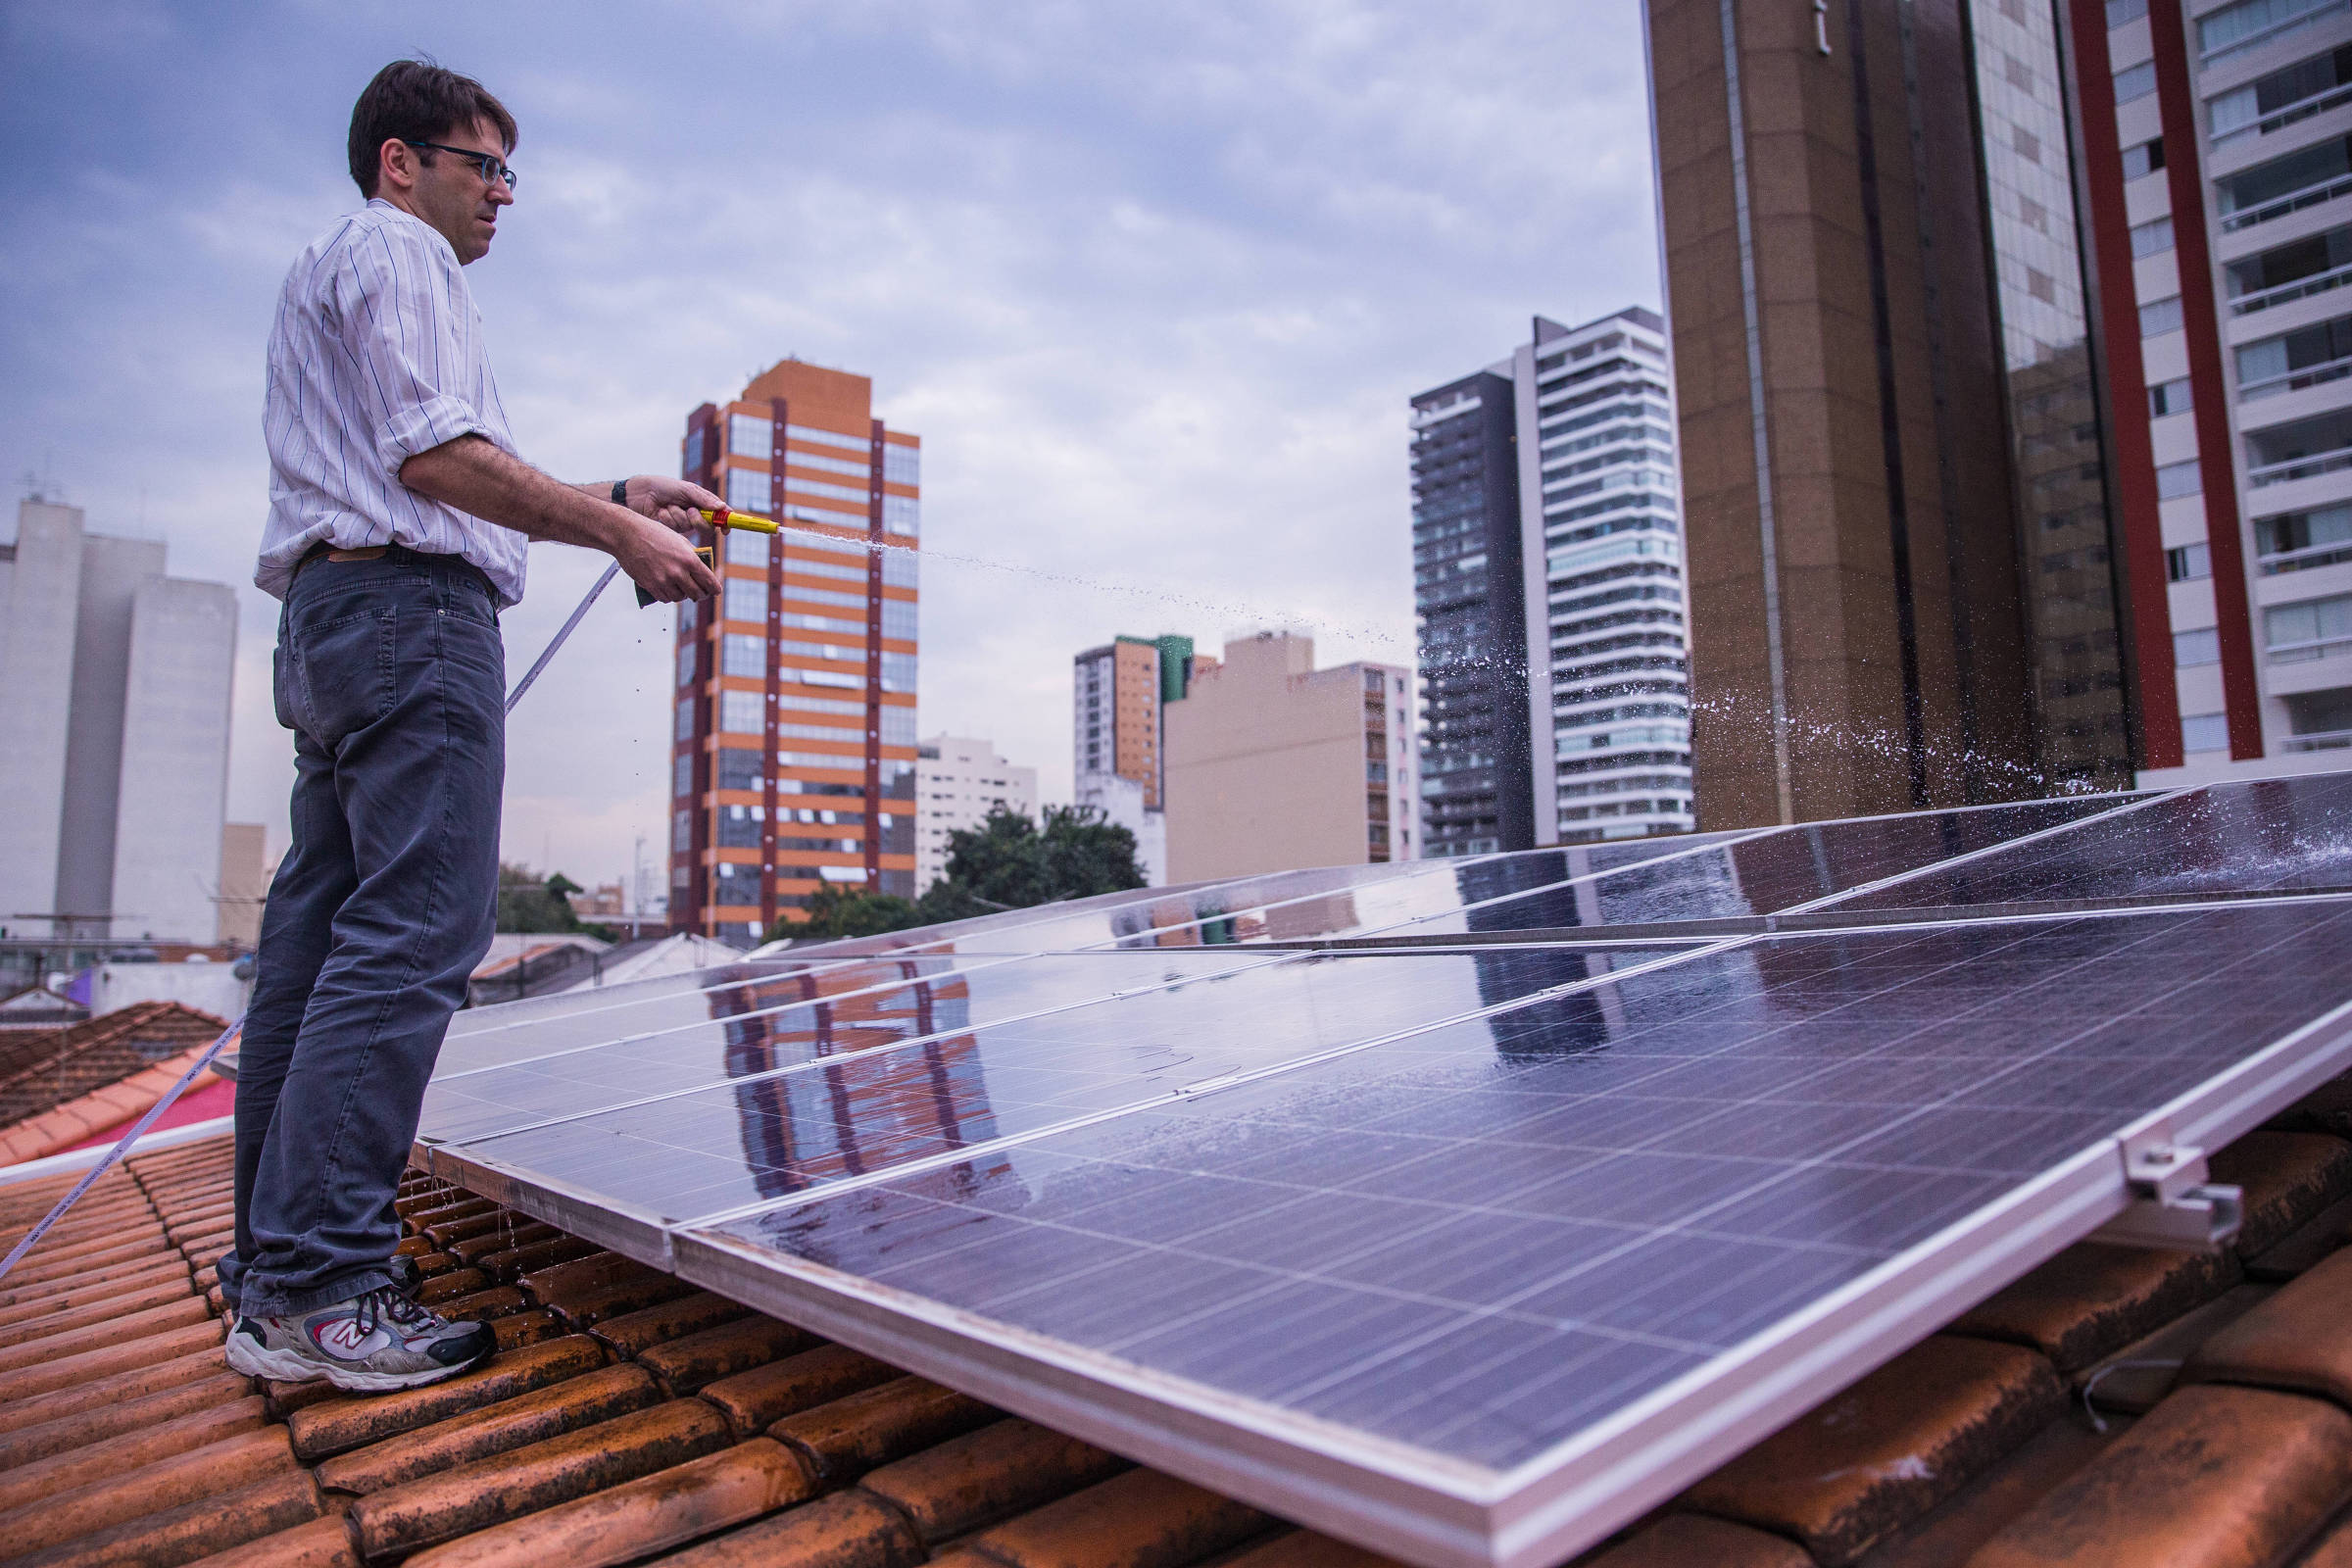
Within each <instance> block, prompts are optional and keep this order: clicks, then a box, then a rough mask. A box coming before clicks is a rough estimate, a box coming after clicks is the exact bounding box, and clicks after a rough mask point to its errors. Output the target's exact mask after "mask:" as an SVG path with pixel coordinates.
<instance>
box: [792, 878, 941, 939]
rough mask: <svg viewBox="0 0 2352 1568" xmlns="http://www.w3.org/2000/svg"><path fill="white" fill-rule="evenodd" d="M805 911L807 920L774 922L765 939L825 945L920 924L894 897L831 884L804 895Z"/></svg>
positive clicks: (912, 911)
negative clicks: (774, 924) (788, 939)
mask: <svg viewBox="0 0 2352 1568" xmlns="http://www.w3.org/2000/svg"><path fill="white" fill-rule="evenodd" d="M807 908H808V911H809V918H808V919H806V920H802V921H798V922H795V921H789V920H779V921H777V922H776V928H775V929H774V930H773V931H770V932H769V933H768V940H769V941H771V942H772V941H774V940H776V939H777V938H779V937H797V938H799V939H801V940H803V941H806V942H826V941H830V940H832V939H833V938H835V937H870V936H876V935H879V934H880V933H882V932H884V931H904V930H906V929H907V927H908V926H910V925H920V924H922V923H923V917H922V916H921V915H920V914H918V913H917V912H915V907H914V906H913V905H912V904H909V903H908V902H907V900H905V899H902V898H899V897H898V896H896V895H895V894H890V893H868V892H866V891H865V890H864V889H862V888H846V889H845V888H843V887H840V886H838V885H837V884H835V883H831V882H827V883H826V884H824V885H823V886H822V887H820V888H818V889H817V890H816V891H815V892H814V893H811V894H809V903H808V906H807Z"/></svg>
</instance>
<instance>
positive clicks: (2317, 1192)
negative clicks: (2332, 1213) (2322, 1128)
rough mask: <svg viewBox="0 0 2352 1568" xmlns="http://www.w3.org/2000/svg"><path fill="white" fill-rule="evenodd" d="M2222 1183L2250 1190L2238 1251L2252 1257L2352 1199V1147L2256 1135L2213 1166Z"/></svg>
mask: <svg viewBox="0 0 2352 1568" xmlns="http://www.w3.org/2000/svg"><path fill="white" fill-rule="evenodd" d="M2208 1167H2209V1168H2210V1169H2211V1171H2212V1172H2213V1179H2214V1180H2215V1181H2217V1182H2229V1183H2233V1184H2235V1185H2237V1186H2240V1187H2243V1188H2244V1189H2245V1190H2246V1200H2245V1203H2246V1218H2245V1226H2244V1228H2243V1229H2242V1230H2240V1231H2239V1232H2238V1235H2237V1250H2238V1254H2239V1255H2240V1256H2242V1257H2253V1256H2256V1255H2257V1254H2259V1253H2261V1252H2263V1251H2265V1250H2268V1249H2270V1248H2271V1247H2273V1246H2274V1245H2276V1244H2277V1243H2278V1242H2280V1241H2282V1240H2284V1239H2285V1238H2286V1236H2287V1235H2288V1234H2289V1233H2290V1232H2292V1231H2295V1230H2297V1229H2299V1228H2301V1227H2302V1226H2304V1225H2307V1224H2309V1223H2310V1222H2311V1221H2312V1220H2313V1219H2316V1218H2317V1217H2318V1216H2319V1213H2320V1211H2321V1210H2322V1209H2324V1208H2327V1206H2328V1205H2329V1204H2331V1203H2334V1202H2336V1201H2339V1200H2342V1199H2344V1198H2352V1144H2348V1143H2346V1142H2345V1141H2344V1140H2342V1139H2341V1138H2329V1137H2327V1136H2326V1135H2325V1134H2321V1133H2281V1132H2269V1131H2264V1132H2253V1133H2248V1134H2246V1136H2245V1137H2243V1138H2241V1139H2239V1140H2238V1141H2237V1142H2236V1143H2234V1144H2231V1145H2230V1146H2229V1148H2227V1149H2225V1150H2221V1151H2220V1152H2217V1153H2215V1154H2214V1156H2213V1158H2212V1159H2211V1160H2210V1161H2208Z"/></svg>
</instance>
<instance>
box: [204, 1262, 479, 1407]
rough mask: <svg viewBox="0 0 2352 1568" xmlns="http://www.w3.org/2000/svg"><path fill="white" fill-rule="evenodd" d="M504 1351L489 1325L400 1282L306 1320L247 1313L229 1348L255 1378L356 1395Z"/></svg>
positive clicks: (428, 1379) (421, 1380)
mask: <svg viewBox="0 0 2352 1568" xmlns="http://www.w3.org/2000/svg"><path fill="white" fill-rule="evenodd" d="M497 1348H498V1336H497V1334H496V1333H495V1332H494V1331H493V1330H492V1329H491V1327H490V1325H489V1324H487V1323H452V1322H450V1321H449V1320H448V1319H446V1318H444V1317H442V1316H440V1315H439V1314H438V1313H436V1312H434V1311H432V1310H431V1309H430V1308H428V1307H422V1306H418V1305H417V1302H416V1301H415V1300H414V1299H411V1298H410V1296H409V1294H408V1292H406V1291H404V1290H402V1289H400V1288H399V1287H398V1286H393V1285H385V1286H379V1287H378V1288H377V1289H375V1290H372V1291H369V1292H368V1294H367V1295H365V1296H355V1297H353V1298H352V1299H350V1300H347V1301H337V1302H335V1303H334V1304H333V1305H331V1306H322V1307H320V1308H319V1309H318V1310H317V1311H315V1312H306V1313H303V1314H301V1315H300V1316H289V1317H259V1316H255V1315H254V1314H252V1313H248V1312H240V1313H238V1314H237V1315H236V1318H235V1322H234V1326H233V1327H232V1328H231V1329H230V1330H229V1334H228V1345H227V1350H228V1364H229V1367H230V1369H231V1370H233V1371H237V1372H242V1373H244V1374H245V1375H246V1376H247V1377H256V1378H275V1379H277V1380H278V1381H279V1382H281V1383H307V1382H310V1381H312V1380H313V1379H316V1378H324V1379H326V1381H327V1382H329V1383H331V1384H333V1385H334V1386H335V1387H336V1388H338V1389H343V1390H346V1391H348V1392H350V1393H354V1394H383V1393H388V1392H390V1391H391V1390H393V1389H414V1388H417V1387H418V1386H419V1385H422V1384H426V1383H438V1382H440V1381H441V1380H442V1379H443V1378H452V1377H456V1376H457V1375H458V1374H459V1373H461V1372H464V1371H466V1369H467V1368H469V1367H472V1366H476V1365H478V1364H480V1363H481V1362H482V1361H484V1360H487V1359H488V1358H489V1355H490V1352H491V1351H493V1350H495V1349H497Z"/></svg>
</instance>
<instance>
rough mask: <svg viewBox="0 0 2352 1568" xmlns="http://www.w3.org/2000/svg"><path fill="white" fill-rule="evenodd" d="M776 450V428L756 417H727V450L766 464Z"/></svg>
mask: <svg viewBox="0 0 2352 1568" xmlns="http://www.w3.org/2000/svg"><path fill="white" fill-rule="evenodd" d="M775 449H776V427H775V425H774V424H772V423H771V422H769V421H768V420H766V419H762V418H760V417H758V416H756V415H750V414H734V415H729V416H728V417H727V450H728V451H729V452H732V453H734V454H735V455H736V456H737V457H743V458H758V459H759V460H760V462H762V463H765V462H766V461H767V460H768V457H769V456H770V455H771V454H772V453H773V452H774V451H775Z"/></svg>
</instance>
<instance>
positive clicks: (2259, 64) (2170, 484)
mask: <svg viewBox="0 0 2352 1568" xmlns="http://www.w3.org/2000/svg"><path fill="white" fill-rule="evenodd" d="M2066 15H2067V20H2068V21H2069V22H2070V23H2071V25H2072V29H2073V37H2074V42H2075V46H2076V47H2075V66H2076V71H2075V76H2076V81H2077V84H2078V89H2079V97H2080V103H2081V118H2082V172H2083V187H2084V190H2085V192H2086V194H2087V198H2088V199H2087V206H2088V214H2087V217H2088V220H2089V227H2090V230H2091V233H2092V237H2093V242H2094V243H2093V250H2094V252H2095V254H2096V255H2097V256H2098V258H2099V264H2098V287H2099V294H2100V299H2101V306H2102V309H2101V317H2102V322H2103V326H2104V339H2105V348H2106V354H2105V367H2104V368H2105V373H2106V380H2107V383H2108V394H2109V400H2110V402H2111V404H2112V407H2113V408H2114V410H2115V417H2114V424H2115V430H2116V436H2117V440H2116V450H2117V459H2118V462H2117V480H2118V483H2117V486H2116V488H2117V492H2118V495H2117V499H2118V503H2119V508H2118V510H2119V524H2120V529H2121V533H2122V535H2123V537H2124V538H2125V540H2126V541H2127V552H2128V554H2129V556H2130V560H2131V571H2132V576H2133V578H2134V590H2135V592H2134V598H2133V605H2132V610H2133V619H2134V621H2135V623H2137V624H2138V625H2140V626H2141V627H2143V628H2144V631H2143V635H2142V636H2141V637H2140V639H2139V642H2138V649H2137V652H2138V663H2139V682H2140V686H2141V689H2142V691H2143V693H2146V694H2148V696H2149V698H2150V700H2149V701H2148V702H2147V703H2146V708H2147V710H2148V714H2149V717H2148V721H2147V723H2146V726H2145V729H2146V735H2145V744H2144V751H2145V754H2146V755H2145V761H2146V765H2147V767H2148V769H2149V774H2148V781H2149V782H2152V783H2171V782H2186V781H2196V780H2203V779H2209V778H2214V777H2221V776H2227V775H2229V774H2230V773H2233V772H2246V771H2259V772H2278V771H2283V770H2288V769H2294V768H2302V767H2311V768H2318V767H2327V766H2335V765H2341V764H2342V763H2344V762H2345V761H2346V760H2352V757H2348V756H2347V754H2346V751H2345V748H2348V747H2352V292H2347V291H2346V290H2345V289H2344V287H2343V285H2345V284H2346V283H2352V5H2347V4H2345V3H2344V0H2188V3H2185V4H2184V3H2182V0H2066ZM2143 584H2144V587H2145V591H2144V593H2143V592H2140V591H2138V590H2139V589H2140V588H2141V587H2142V585H2143ZM2168 698H2169V699H2171V709H2172V711H2170V712H2165V711H2163V710H2164V708H2165V706H2166V705H2165V702H2164V699H2168Z"/></svg>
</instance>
